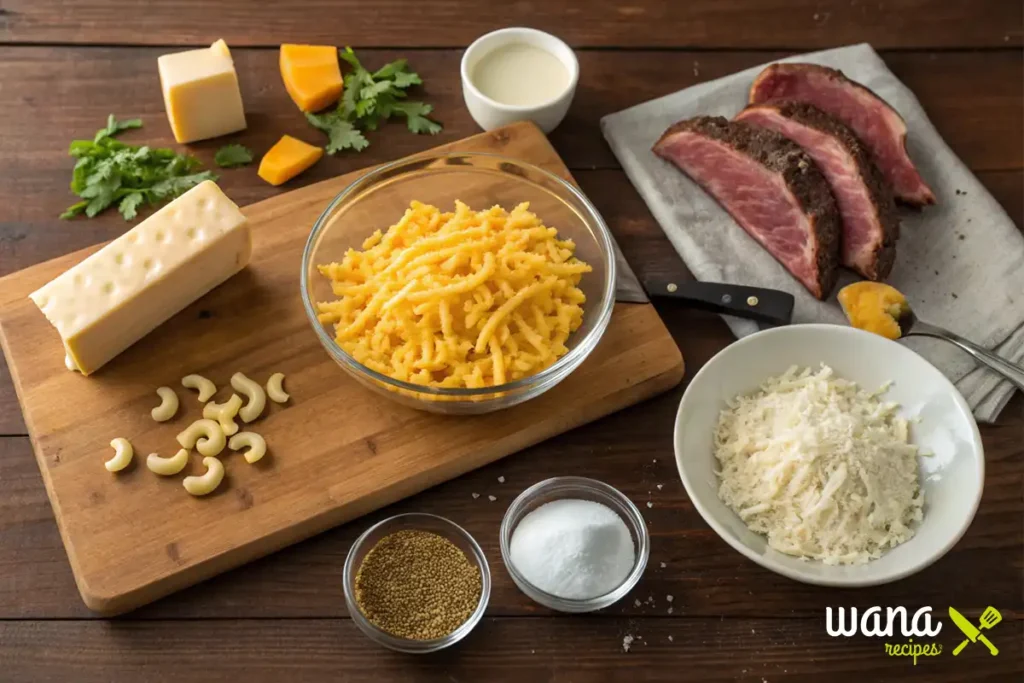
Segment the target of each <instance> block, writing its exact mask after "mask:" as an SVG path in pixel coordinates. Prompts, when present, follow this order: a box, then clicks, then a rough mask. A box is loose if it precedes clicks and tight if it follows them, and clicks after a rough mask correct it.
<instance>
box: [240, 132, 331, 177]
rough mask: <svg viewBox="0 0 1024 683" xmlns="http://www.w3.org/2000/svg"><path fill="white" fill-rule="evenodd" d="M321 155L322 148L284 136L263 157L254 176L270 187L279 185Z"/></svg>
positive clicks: (318, 158) (304, 168)
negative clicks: (264, 181)
mask: <svg viewBox="0 0 1024 683" xmlns="http://www.w3.org/2000/svg"><path fill="white" fill-rule="evenodd" d="M323 155H324V150H323V148H321V147H314V146H313V145H310V144H308V143H305V142H303V141H302V140H299V139H297V138H293V137H292V136H291V135H284V136H282V137H281V139H280V140H278V141H277V142H276V143H274V146H273V147H271V148H270V149H269V150H267V153H266V154H264V155H263V158H262V159H261V160H260V170H259V171H257V172H256V175H258V176H259V177H260V178H263V179H264V180H266V181H267V182H268V183H270V184H271V185H280V184H281V183H284V182H287V181H289V180H291V179H292V178H294V177H295V176H297V175H299V174H300V173H302V172H303V171H305V170H306V169H307V168H309V167H310V166H312V165H313V164H315V163H316V162H317V161H319V160H320V157H322V156H323Z"/></svg>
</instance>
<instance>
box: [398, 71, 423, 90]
mask: <svg viewBox="0 0 1024 683" xmlns="http://www.w3.org/2000/svg"><path fill="white" fill-rule="evenodd" d="M392 82H393V83H394V84H395V87H396V88H408V87H409V86H412V85H423V80H422V79H420V75H419V74H418V73H416V72H415V71H406V72H403V73H399V74H395V78H394V81H392Z"/></svg>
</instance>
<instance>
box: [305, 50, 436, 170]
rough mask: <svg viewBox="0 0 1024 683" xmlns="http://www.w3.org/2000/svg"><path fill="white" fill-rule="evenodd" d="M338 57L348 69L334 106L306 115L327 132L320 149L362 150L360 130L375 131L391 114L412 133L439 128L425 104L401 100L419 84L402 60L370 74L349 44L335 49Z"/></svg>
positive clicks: (364, 145)
mask: <svg viewBox="0 0 1024 683" xmlns="http://www.w3.org/2000/svg"><path fill="white" fill-rule="evenodd" d="M338 56H339V58H340V59H341V60H342V61H344V62H346V63H347V64H348V65H349V66H351V67H352V70H351V71H350V72H349V73H347V74H345V78H344V81H345V83H344V85H345V88H344V91H343V93H342V96H341V99H340V100H339V101H338V106H337V108H336V109H335V111H333V112H329V113H326V114H310V113H307V114H306V119H307V120H308V121H309V122H310V123H311V124H312V125H313V126H315V127H316V128H317V129H319V130H321V131H323V132H324V133H326V134H327V137H328V143H327V145H326V146H325V148H324V149H325V150H326V151H327V153H328V154H336V153H337V152H340V151H342V150H345V149H354V150H356V151H361V150H364V149H366V148H367V147H368V146H369V144H370V143H369V141H368V140H367V139H366V137H365V135H363V133H364V131H375V130H377V129H378V128H379V127H380V125H381V124H382V123H383V122H384V121H387V120H388V119H389V118H390V117H391V116H392V115H394V114H399V115H401V116H404V117H405V118H406V124H407V126H408V128H409V130H411V131H412V132H414V133H430V134H435V133H438V132H440V131H441V124H439V123H437V122H436V121H432V120H431V119H429V118H427V115H428V114H429V113H430V112H431V111H432V110H433V108H432V107H431V106H430V105H429V104H425V103H423V102H410V101H407V100H406V99H405V98H406V93H405V89H406V88H409V87H411V86H414V85H420V84H422V83H423V81H422V79H421V78H420V76H419V74H417V73H416V72H414V71H410V70H409V65H408V62H407V61H406V60H405V59H396V60H395V61H393V62H390V63H388V64H385V65H384V66H382V67H381V68H379V69H377V70H376V71H374V72H373V73H371V72H369V71H367V70H366V68H365V67H363V64H362V62H360V61H359V58H358V57H357V56H356V53H355V51H354V50H352V48H351V47H346V48H344V49H343V50H339V51H338Z"/></svg>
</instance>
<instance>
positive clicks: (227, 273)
mask: <svg viewBox="0 0 1024 683" xmlns="http://www.w3.org/2000/svg"><path fill="white" fill-rule="evenodd" d="M251 252H252V238H251V235H250V232H249V225H248V223H247V222H246V218H245V216H243V215H242V212H241V211H239V210H238V206H236V205H235V203H234V202H232V201H231V200H230V199H228V198H227V196H225V194H224V193H223V192H221V190H220V188H219V187H217V185H216V184H215V183H213V182H212V181H209V180H207V181H206V182H203V183H200V184H199V185H197V186H196V187H194V188H192V189H191V190H189V191H188V192H186V193H185V194H183V195H182V196H180V197H178V198H177V199H175V200H174V201H173V202H171V203H170V204H168V205H167V206H165V207H163V208H162V209H160V210H159V211H157V212H156V213H154V214H153V215H152V216H150V217H149V218H147V219H146V220H144V221H143V222H141V223H139V224H138V225H137V226H135V227H134V228H132V229H131V230H129V231H128V232H126V233H125V234H123V235H121V237H119V238H117V239H116V240H114V241H113V242H111V243H110V244H108V245H107V246H105V247H103V248H102V249H100V250H99V251H97V252H96V253H95V254H93V255H92V256H90V257H88V258H87V259H85V260H84V261H82V262H81V263H79V264H78V265H77V266H74V267H73V268H71V269H70V270H68V271H67V272H65V273H63V274H61V275H59V276H58V277H57V278H55V279H54V280H52V281H50V282H49V283H47V284H45V285H43V286H42V287H40V288H39V289H38V290H36V291H35V292H33V293H32V294H31V295H29V298H31V299H32V301H33V302H35V304H36V305H37V306H38V307H39V309H40V310H41V311H42V312H43V314H45V315H46V318H47V320H49V321H50V323H51V324H52V325H53V326H54V327H56V328H57V332H58V333H59V334H60V337H61V339H62V340H63V342H64V347H65V351H66V353H67V358H66V360H65V362H66V363H67V365H68V367H73V368H74V369H77V370H80V371H81V372H82V373H83V374H86V375H88V374H90V373H92V372H95V371H96V370H97V369H99V368H100V367H102V366H103V365H104V364H105V363H106V362H107V361H109V360H110V359H112V358H114V357H115V356H116V355H117V354H119V353H121V352H122V351H124V350H125V349H126V348H128V347H129V346H131V345H132V344H134V343H135V342H136V341H138V340H139V339H141V338H142V337H144V336H146V335H147V334H149V332H151V331H152V330H153V329H154V328H156V327H157V326H158V325H160V324H161V323H163V322H164V321H165V320H167V319H168V318H170V317H171V316H172V315H174V314H175V313H177V312H178V311H180V310H181V309H183V308H185V307H186V306H188V305H189V304H190V303H192V302H193V301H195V300H196V299H198V298H199V297H201V296H202V295H204V294H206V293H207V292H209V291H210V290H211V289H213V288H214V287H216V286H217V285H219V284H220V283H222V282H224V281H225V280H227V279H228V278H229V277H231V276H232V275H234V274H235V273H237V272H238V271H240V270H241V269H242V268H244V267H245V266H246V264H247V263H249V256H250V254H251Z"/></svg>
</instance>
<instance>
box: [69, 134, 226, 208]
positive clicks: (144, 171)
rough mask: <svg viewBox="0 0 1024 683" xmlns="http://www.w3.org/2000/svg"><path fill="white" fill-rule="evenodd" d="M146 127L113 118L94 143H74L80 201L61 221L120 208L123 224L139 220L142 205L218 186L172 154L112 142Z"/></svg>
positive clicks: (74, 186)
mask: <svg viewBox="0 0 1024 683" xmlns="http://www.w3.org/2000/svg"><path fill="white" fill-rule="evenodd" d="M141 127H142V121H140V120H139V119H129V120H127V121H117V120H116V119H115V118H114V115H113V114H111V115H110V116H109V117H108V118H107V126H106V128H101V129H100V130H99V131H97V133H96V136H95V137H94V138H93V139H92V140H74V141H72V142H71V146H70V147H69V148H68V154H70V155H71V156H73V157H75V158H76V159H78V161H77V162H75V169H74V171H73V172H72V174H71V191H72V192H74V193H75V194H76V195H78V197H80V198H81V201H79V202H76V203H74V204H72V205H71V206H69V207H68V208H67V210H66V211H64V213H62V214H61V215H60V217H61V218H74V217H75V216H79V215H82V214H85V215H86V216H88V217H89V218H92V217H93V216H95V215H97V214H98V213H100V212H101V211H104V210H105V209H107V208H109V207H110V206H113V205H114V204H116V205H117V209H118V211H120V212H121V215H122V216H123V217H124V219H125V220H132V219H133V218H135V217H136V216H137V215H138V211H139V208H140V207H142V206H143V205H144V204H160V203H162V202H165V201H169V200H171V199H174V198H175V197H177V196H178V195H180V194H182V193H184V192H186V191H187V190H190V189H192V188H193V187H195V186H196V185H198V184H199V183H201V182H203V181H204V180H216V179H217V176H216V175H214V174H213V173H211V172H209V171H200V170H199V168H200V163H199V160H198V159H196V158H195V157H191V156H187V155H183V154H178V153H177V152H175V151H174V150H173V149H165V148H151V147H147V146H141V147H139V146H136V145H129V144H125V143H123V142H120V141H118V140H116V139H114V137H113V136H114V135H117V134H118V133H120V132H121V131H123V130H127V129H129V128H141Z"/></svg>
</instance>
